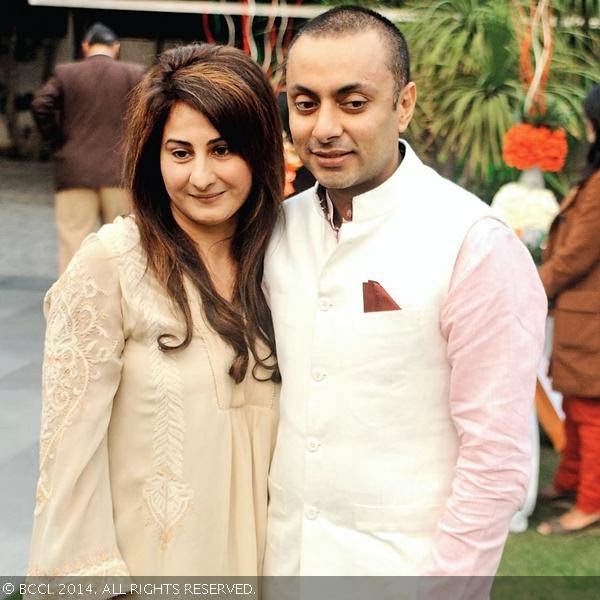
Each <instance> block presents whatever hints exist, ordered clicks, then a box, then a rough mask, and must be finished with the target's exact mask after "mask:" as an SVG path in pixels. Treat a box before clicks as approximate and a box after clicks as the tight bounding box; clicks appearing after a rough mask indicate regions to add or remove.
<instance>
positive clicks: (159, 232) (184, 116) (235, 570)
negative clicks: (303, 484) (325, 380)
mask: <svg viewBox="0 0 600 600" xmlns="http://www.w3.org/2000/svg"><path fill="white" fill-rule="evenodd" d="M127 135H128V137H127V144H126V165H125V171H126V178H127V180H128V182H129V186H130V188H131V192H132V197H133V204H134V215H135V216H134V217H127V218H124V219H121V218H119V219H117V220H116V221H115V222H114V223H113V224H111V225H107V226H105V227H103V228H102V229H101V230H100V231H99V232H98V234H97V235H96V234H95V235H92V236H90V237H88V238H87V240H86V241H85V243H84V244H83V246H82V247H81V249H80V250H79V252H78V253H77V255H76V257H75V258H74V260H73V261H72V262H71V264H70V266H69V268H68V270H67V272H66V273H65V274H64V275H63V276H62V277H61V278H60V279H59V281H58V282H57V283H56V284H55V285H54V286H53V287H52V288H51V290H50V291H49V293H48V295H47V298H46V306H45V309H46V314H47V321H48V326H47V327H48V328H47V334H46V349H45V359H44V408H43V416H42V433H41V448H40V479H39V485H38V492H37V504H36V509H35V523H34V531H33V540H32V549H31V564H30V573H31V574H57V575H86V574H93V575H127V574H131V575H251V576H252V575H257V574H260V569H261V564H262V556H263V551H264V543H265V521H266V505H267V471H268V465H269V461H270V457H271V450H272V447H273V444H274V433H275V427H276V420H277V402H278V400H277V399H278V390H277V387H276V382H277V381H278V380H279V374H278V369H277V365H276V360H275V344H274V338H273V329H272V324H271V321H270V313H269V309H268V307H267V305H266V303H265V299H264V297H263V295H262V293H261V279H262V260H263V255H264V251H265V246H266V244H267V241H268V239H269V236H270V234H271V232H272V229H273V226H274V223H275V220H276V218H277V209H278V203H279V201H280V200H281V198H282V193H283V181H284V167H283V150H282V135H281V129H280V123H279V116H278V112H277V105H276V101H275V99H274V96H273V93H272V91H271V89H270V86H269V84H268V82H267V81H266V79H265V77H264V76H263V74H262V72H261V71H260V69H259V68H258V67H257V66H256V65H255V64H254V63H253V62H252V61H251V59H250V58H248V57H246V56H245V55H244V54H243V53H242V52H240V51H238V50H235V49H232V48H225V47H219V46H208V45H203V46H198V45H192V46H186V47H180V48H176V49H173V50H170V51H167V52H165V53H164V54H163V55H162V56H161V57H160V58H159V61H158V64H157V66H155V67H154V68H153V69H151V70H150V72H149V73H148V74H147V75H146V76H145V78H144V79H143V80H142V82H141V83H140V84H139V86H138V87H137V88H136V90H135V92H134V96H133V99H132V102H131V107H130V114H129V126H128V134H127Z"/></svg>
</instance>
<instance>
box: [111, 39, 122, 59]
mask: <svg viewBox="0 0 600 600" xmlns="http://www.w3.org/2000/svg"><path fill="white" fill-rule="evenodd" d="M110 49H111V54H112V57H113V58H117V57H118V56H119V50H120V49H121V44H120V43H119V42H115V43H114V44H113V45H112V46H111V47H110Z"/></svg>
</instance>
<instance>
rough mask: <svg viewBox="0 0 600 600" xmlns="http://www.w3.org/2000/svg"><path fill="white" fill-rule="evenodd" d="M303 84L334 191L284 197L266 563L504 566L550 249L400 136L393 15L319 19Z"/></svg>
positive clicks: (325, 188)
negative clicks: (538, 253)
mask: <svg viewBox="0 0 600 600" xmlns="http://www.w3.org/2000/svg"><path fill="white" fill-rule="evenodd" d="M287 90H288V92H287V93H288V103H289V111H290V127H291V132H292V136H293V138H294V143H295V145H296V148H297V151H298V154H299V156H300V158H301V159H302V160H303V162H304V164H305V165H306V166H307V167H308V169H309V170H310V171H311V172H312V173H313V175H314V176H315V177H316V179H317V181H318V185H317V186H316V187H315V188H313V189H311V190H307V191H306V192H303V193H302V194H300V195H298V196H295V197H293V198H291V199H290V200H288V201H286V202H285V203H284V205H283V206H284V213H285V214H284V217H285V218H284V219H282V220H281V222H280V225H279V229H278V230H277V231H276V232H275V235H274V236H273V239H272V242H271V245H270V247H269V250H268V252H267V257H266V263H265V291H266V293H267V295H268V297H269V299H270V303H271V309H272V313H273V320H274V325H275V334H276V340H277V353H278V360H279V364H280V367H281V373H282V379H283V388H282V397H281V417H280V425H279V433H278V440H277V445H276V448H275V453H274V458H273V462H272V467H271V473H270V487H269V494H270V506H269V525H268V536H267V554H266V558H265V566H264V572H265V575H425V574H427V575H433V574H435V575H472V574H473V575H493V574H494V573H495V572H496V569H497V567H498V563H499V561H500V557H501V553H502V548H503V545H504V542H505V539H506V536H507V533H508V526H509V521H510V519H511V517H512V515H513V513H514V512H515V511H516V510H517V509H518V508H519V507H520V505H521V503H522V501H523V499H524V496H525V491H526V487H527V481H528V477H529V462H530V461H529V442H528V427H527V423H528V415H529V411H530V408H531V402H532V399H533V397H534V385H535V372H536V366H537V363H538V360H539V356H540V353H541V349H542V342H543V328H544V320H545V314H546V300H545V296H544V291H543V289H542V286H541V284H540V282H539V279H538V277H537V274H536V271H535V267H534V265H533V262H532V261H531V258H530V257H529V255H528V253H527V251H526V249H525V247H524V246H523V245H522V244H521V243H520V242H519V241H518V239H517V238H516V237H515V236H514V234H513V233H512V232H511V231H510V230H509V229H508V228H507V227H506V226H504V225H503V224H502V223H500V222H499V221H497V220H496V219H494V218H492V217H491V216H490V212H489V209H488V207H487V206H486V205H485V204H483V203H482V202H481V201H479V200H478V199H477V198H475V197H474V196H473V195H471V194H469V193H468V192H466V191H465V190H463V189H461V188H459V187H458V186H456V185H454V184H453V183H451V182H449V181H447V180H445V179H443V178H442V177H440V176H439V175H438V174H436V173H435V172H434V171H433V170H431V169H429V168H428V167H426V166H424V165H423V164H422V163H421V161H420V160H419V159H418V158H417V156H416V155H415V153H414V152H413V150H412V149H411V148H410V146H409V145H408V144H407V143H406V142H404V141H402V140H400V142H399V141H398V134H399V133H402V132H403V131H405V130H406V128H407V126H408V124H409V122H410V120H411V117H412V115H413V111H414V107H415V102H416V86H415V84H414V83H413V82H411V81H410V74H409V60H408V52H407V48H406V42H405V40H404V38H403V36H402V34H401V33H400V32H399V31H398V29H397V28H396V27H395V26H394V25H393V24H392V23H390V22H389V21H387V19H384V18H383V17H381V16H380V15H378V14H377V13H374V12H372V11H370V10H366V9H362V8H357V7H338V8H335V9H332V10H330V11H328V12H326V13H324V14H322V15H321V16H319V17H317V18H315V19H314V20H313V21H311V22H310V23H308V24H307V25H306V26H305V28H304V29H303V30H302V31H301V32H300V33H299V34H298V36H297V37H296V38H295V40H294V42H293V44H292V47H291V49H290V53H289V56H288V63H287Z"/></svg>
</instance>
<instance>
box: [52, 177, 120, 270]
mask: <svg viewBox="0 0 600 600" xmlns="http://www.w3.org/2000/svg"><path fill="white" fill-rule="evenodd" d="M130 206H131V204H130V199H129V193H128V192H127V190H124V189H122V188H114V187H102V188H98V189H92V188H72V189H68V190H60V191H59V192H56V194H55V196H54V214H55V218H56V227H57V229H58V262H59V270H60V273H63V272H64V270H65V269H66V268H67V265H68V264H69V261H70V260H71V258H73V255H74V254H75V252H77V249H78V248H79V246H80V245H81V242H83V240H84V239H85V238H86V236H88V235H89V234H90V233H93V232H94V231H96V230H97V229H98V220H100V222H101V223H102V224H104V223H112V222H113V221H114V220H115V218H116V217H118V216H119V215H123V214H128V213H129V212H130Z"/></svg>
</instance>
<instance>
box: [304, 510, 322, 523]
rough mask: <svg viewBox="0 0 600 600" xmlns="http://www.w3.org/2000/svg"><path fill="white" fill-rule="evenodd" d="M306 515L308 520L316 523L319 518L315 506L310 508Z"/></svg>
mask: <svg viewBox="0 0 600 600" xmlns="http://www.w3.org/2000/svg"><path fill="white" fill-rule="evenodd" d="M304 515H305V516H306V518H307V519H310V520H311V521H314V520H315V519H316V518H317V517H318V516H319V511H318V510H317V509H316V508H315V507H314V506H309V507H308V508H307V509H306V511H305V512H304Z"/></svg>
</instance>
